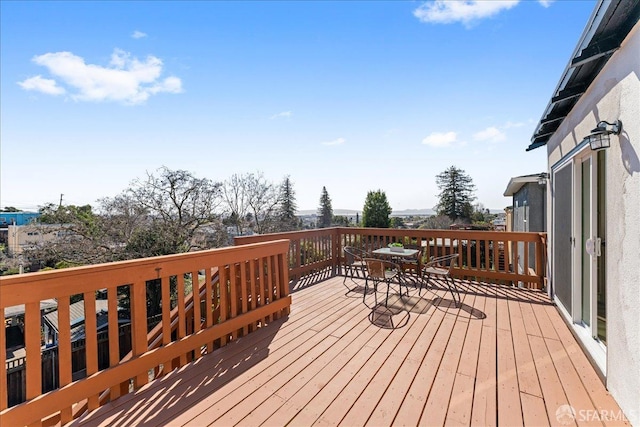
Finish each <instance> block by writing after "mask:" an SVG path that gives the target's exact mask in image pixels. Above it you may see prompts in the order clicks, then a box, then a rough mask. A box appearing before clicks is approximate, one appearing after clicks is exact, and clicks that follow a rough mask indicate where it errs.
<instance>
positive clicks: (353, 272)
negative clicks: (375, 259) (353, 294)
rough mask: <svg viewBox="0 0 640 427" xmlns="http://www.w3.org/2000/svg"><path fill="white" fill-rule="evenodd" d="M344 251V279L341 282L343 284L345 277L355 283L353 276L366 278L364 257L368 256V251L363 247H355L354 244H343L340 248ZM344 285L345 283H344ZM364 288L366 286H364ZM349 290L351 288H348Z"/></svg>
mask: <svg viewBox="0 0 640 427" xmlns="http://www.w3.org/2000/svg"><path fill="white" fill-rule="evenodd" d="M342 250H343V251H344V272H345V275H344V280H343V281H342V284H343V285H345V283H346V281H347V278H351V281H352V282H354V283H355V280H353V279H354V278H355V277H358V278H360V277H362V278H364V279H365V280H366V278H367V275H366V264H365V262H364V259H365V258H366V257H368V256H369V253H368V252H367V251H365V250H363V249H360V248H357V247H355V246H345V247H344V248H342ZM345 286H346V285H345ZM365 288H366V287H365ZM349 290H350V291H351V290H353V289H349Z"/></svg>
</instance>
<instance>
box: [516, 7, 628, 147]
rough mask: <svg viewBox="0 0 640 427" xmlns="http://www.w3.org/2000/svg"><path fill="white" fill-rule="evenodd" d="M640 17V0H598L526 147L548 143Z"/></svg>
mask: <svg viewBox="0 0 640 427" xmlns="http://www.w3.org/2000/svg"><path fill="white" fill-rule="evenodd" d="M639 17H640V0H598V3H597V4H596V7H595V9H594V10H593V13H592V14H591V18H589V22H587V25H586V27H585V29H584V32H583V33H582V36H581V37H580V41H579V42H578V45H577V46H576V49H575V50H574V52H573V55H571V59H570V60H569V63H568V64H567V66H566V68H565V70H564V73H563V74H562V78H561V79H560V82H559V83H558V85H557V86H556V89H555V90H554V92H553V95H552V97H551V101H550V102H549V104H548V105H547V108H546V109H545V110H544V114H543V115H542V117H541V118H540V122H539V123H538V125H537V126H536V129H535V131H534V133H533V136H532V137H531V144H530V145H529V147H527V151H531V150H534V149H536V148H538V147H542V146H543V145H546V144H547V142H548V141H549V139H550V138H551V136H552V135H553V134H554V133H555V132H556V130H557V129H558V128H559V127H560V125H561V124H562V122H563V120H564V118H565V117H566V116H567V115H568V114H569V112H570V111H571V110H572V109H573V107H574V106H575V105H576V103H577V102H578V100H579V99H580V97H581V96H582V94H583V93H584V92H586V90H587V89H588V88H589V86H590V85H591V83H592V82H593V81H594V80H595V78H596V76H597V75H598V74H599V73H600V71H601V70H602V68H603V67H604V65H605V64H606V63H607V61H609V58H611V56H612V55H613V54H614V52H615V51H616V50H618V48H619V47H620V45H621V44H622V41H623V40H624V39H625V38H626V37H627V35H628V34H629V32H630V31H631V29H632V28H633V27H634V25H635V24H636V23H637V22H638V18H639Z"/></svg>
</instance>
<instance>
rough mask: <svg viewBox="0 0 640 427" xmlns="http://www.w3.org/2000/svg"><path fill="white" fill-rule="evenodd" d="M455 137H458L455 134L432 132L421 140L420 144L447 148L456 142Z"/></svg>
mask: <svg viewBox="0 0 640 427" xmlns="http://www.w3.org/2000/svg"><path fill="white" fill-rule="evenodd" d="M457 137H458V135H457V134H456V133H455V132H446V133H441V132H433V133H432V134H431V135H429V136H427V137H426V138H425V139H423V140H422V143H423V144H424V145H429V146H431V147H448V146H450V145H451V144H453V143H454V142H456V139H457Z"/></svg>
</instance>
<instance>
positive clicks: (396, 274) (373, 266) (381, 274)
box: [362, 258, 409, 307]
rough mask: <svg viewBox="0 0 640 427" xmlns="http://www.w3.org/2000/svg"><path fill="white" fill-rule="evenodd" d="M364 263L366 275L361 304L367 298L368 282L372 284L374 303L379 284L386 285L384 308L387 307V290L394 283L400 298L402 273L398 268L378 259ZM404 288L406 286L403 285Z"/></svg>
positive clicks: (369, 259) (389, 262)
mask: <svg viewBox="0 0 640 427" xmlns="http://www.w3.org/2000/svg"><path fill="white" fill-rule="evenodd" d="M364 262H365V264H366V274H367V281H366V282H365V288H364V295H363V296H362V302H365V297H366V296H367V287H368V283H369V280H371V282H372V283H373V290H374V294H375V295H376V303H377V291H378V284H379V283H381V282H384V283H386V285H387V297H386V298H385V300H384V306H385V307H387V306H388V304H389V289H390V288H391V284H392V283H393V282H394V280H395V281H396V283H397V284H398V288H399V290H400V296H402V285H403V280H402V273H401V270H400V266H399V265H398V264H396V263H394V262H391V261H387V260H384V259H380V258H365V259H364ZM405 287H406V285H405ZM407 295H409V289H408V288H407Z"/></svg>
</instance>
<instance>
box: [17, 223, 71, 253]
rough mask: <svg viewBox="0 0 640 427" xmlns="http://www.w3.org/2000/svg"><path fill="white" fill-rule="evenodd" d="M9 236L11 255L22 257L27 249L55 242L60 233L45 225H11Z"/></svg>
mask: <svg viewBox="0 0 640 427" xmlns="http://www.w3.org/2000/svg"><path fill="white" fill-rule="evenodd" d="M7 234H8V235H7V249H8V250H9V254H10V255H12V256H16V255H20V254H21V253H22V252H23V250H24V248H25V247H29V246H32V245H36V244H38V243H43V242H50V241H53V240H55V239H56V237H57V236H58V231H57V228H54V227H48V226H43V225H40V226H34V225H10V226H9V227H8V232H7Z"/></svg>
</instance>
